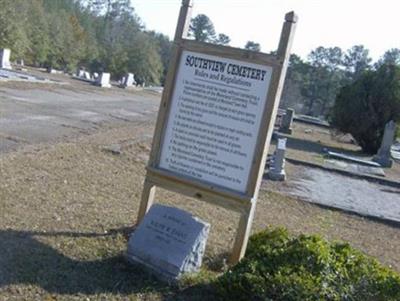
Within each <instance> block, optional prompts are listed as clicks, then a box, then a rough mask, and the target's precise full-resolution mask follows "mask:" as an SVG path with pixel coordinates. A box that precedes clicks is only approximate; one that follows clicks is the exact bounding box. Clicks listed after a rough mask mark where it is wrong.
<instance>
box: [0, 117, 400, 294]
mask: <svg viewBox="0 0 400 301" xmlns="http://www.w3.org/2000/svg"><path fill="white" fill-rule="evenodd" d="M152 131H153V124H152V123H142V124H135V125H132V126H129V127H124V128H118V129H113V130H109V131H107V132H103V133H98V134H96V135H92V136H87V137H83V138H81V139H79V140H76V141H71V142H69V143H62V144H56V145H39V146H31V147H28V148H25V149H24V150H21V151H18V152H14V153H9V154H4V155H1V156H0V179H1V181H0V300H204V299H209V300H212V299H213V294H212V291H210V289H209V287H208V286H207V281H208V280H209V279H212V277H214V276H216V275H218V274H219V273H221V272H222V271H223V270H224V268H225V265H224V260H225V259H226V257H227V254H228V252H229V250H230V248H231V247H232V244H233V239H234V235H235V229H236V227H237V223H238V216H237V215H236V214H235V213H232V212H230V211H227V210H225V209H222V208H216V207H213V206H210V205H208V204H205V203H202V202H199V201H196V200H192V199H188V198H185V197H182V196H180V195H177V194H174V193H171V192H168V191H165V190H157V195H156V200H157V202H160V203H164V204H169V205H173V206H177V207H179V208H183V209H186V210H188V211H190V212H192V213H193V214H195V215H197V216H199V217H200V218H202V219H204V220H207V221H208V222H210V223H211V233H210V237H209V240H208V245H207V250H206V255H205V260H204V261H205V262H204V271H203V273H202V274H201V275H200V276H199V277H198V278H197V279H189V280H187V281H186V282H184V283H182V284H181V285H180V286H178V287H175V288H171V287H168V286H166V285H164V284H162V283H159V282H157V281H156V280H155V279H154V278H153V277H151V276H149V275H147V274H146V273H145V272H144V271H143V270H141V269H140V268H137V267H132V266H130V265H128V264H127V263H126V262H125V261H124V259H123V253H124V252H125V249H126V243H127V241H126V238H127V235H128V233H129V232H130V231H131V227H132V226H133V224H134V222H135V219H136V214H137V210H138V205H139V199H140V195H141V190H142V183H143V180H144V172H145V164H146V162H147V156H148V153H149V150H150V143H151V136H152ZM112 143H119V144H120V145H121V146H122V154H120V155H114V154H112V153H110V152H108V151H105V150H104V149H103V148H104V147H105V146H108V145H110V144H112ZM288 165H289V166H288V168H292V167H290V164H288ZM268 185H271V184H270V183H268V182H265V183H263V185H262V188H261V192H260V198H259V202H258V205H257V211H256V216H255V220H254V225H253V231H259V230H261V229H263V228H265V227H266V226H285V227H287V228H288V229H289V230H290V231H291V232H292V233H310V234H311V233H312V234H314V233H319V234H321V235H322V236H324V237H327V238H329V239H341V240H346V241H349V242H351V244H352V245H353V246H355V247H357V248H360V249H361V250H363V251H364V252H366V253H368V254H370V255H373V256H375V257H377V258H378V259H379V260H380V261H381V262H382V263H384V264H385V265H389V266H392V267H393V268H394V269H395V270H397V271H400V260H399V259H400V257H399V254H400V239H399V238H400V231H399V228H398V227H396V226H394V225H388V224H383V223H380V222H376V221H371V220H368V219H364V218H361V217H358V216H355V215H349V214H345V213H342V212H340V211H335V210H329V209H324V208H321V207H319V206H316V205H313V204H310V203H305V202H302V201H300V200H296V199H293V198H290V197H285V196H282V195H280V194H279V193H273V192H270V191H269V189H268Z"/></svg>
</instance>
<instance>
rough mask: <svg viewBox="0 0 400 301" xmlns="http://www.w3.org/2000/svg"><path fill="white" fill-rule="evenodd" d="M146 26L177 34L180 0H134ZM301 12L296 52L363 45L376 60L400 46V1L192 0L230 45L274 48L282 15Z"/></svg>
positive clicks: (265, 49) (305, 56) (295, 45)
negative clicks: (225, 36)
mask: <svg viewBox="0 0 400 301" xmlns="http://www.w3.org/2000/svg"><path fill="white" fill-rule="evenodd" d="M131 1H132V5H133V7H134V8H135V11H136V13H137V14H138V15H139V17H140V18H141V20H142V22H143V23H144V24H145V26H146V29H148V30H156V31H158V32H161V33H164V34H166V35H168V36H169V37H170V38H171V39H172V38H173V36H174V32H175V27H176V22H177V18H178V13H179V9H180V6H181V0H131ZM289 11H295V13H296V14H297V15H298V17H299V21H298V24H297V29H296V34H295V38H294V43H293V48H292V53H296V54H298V55H300V56H301V57H302V58H304V59H305V58H307V55H308V54H309V53H310V51H311V50H312V49H315V48H316V47H318V46H324V47H333V46H339V47H341V48H342V49H343V50H347V49H349V48H350V47H352V46H353V45H359V44H362V45H364V46H365V47H366V48H367V49H369V51H370V56H371V57H372V58H373V60H374V61H375V60H377V59H378V58H379V57H380V56H381V55H382V54H383V53H384V52H385V51H386V50H388V49H390V48H400V22H399V18H400V0H194V7H193V13H192V17H194V16H196V15H198V14H206V15H207V16H208V17H209V18H210V19H211V21H212V22H213V24H214V27H215V30H216V32H217V33H224V34H227V35H228V36H229V37H230V38H231V43H230V45H231V46H235V47H244V45H245V44H246V42H247V41H255V42H257V43H260V45H261V50H262V51H263V52H270V51H272V50H276V48H277V46H278V42H279V37H280V32H281V29H282V24H283V21H284V16H285V14H286V13H287V12H289Z"/></svg>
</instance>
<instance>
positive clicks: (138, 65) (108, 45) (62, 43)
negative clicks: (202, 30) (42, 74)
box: [0, 0, 171, 84]
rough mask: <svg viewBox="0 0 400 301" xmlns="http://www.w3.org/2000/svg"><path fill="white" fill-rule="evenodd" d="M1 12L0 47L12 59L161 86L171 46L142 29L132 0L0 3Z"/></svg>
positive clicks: (4, 0)
mask: <svg viewBox="0 0 400 301" xmlns="http://www.w3.org/2000/svg"><path fill="white" fill-rule="evenodd" d="M0 7H1V10H0V47H1V48H10V49H11V50H12V57H13V58H14V59H20V58H21V59H24V61H25V62H26V63H27V64H31V65H34V66H41V67H52V68H58V69H63V70H66V71H70V72H71V71H75V69H76V68H77V67H81V66H82V67H86V69H87V70H89V71H93V72H94V71H97V72H102V71H107V72H110V73H111V74H112V75H113V76H114V77H119V76H121V75H123V74H125V73H127V72H134V73H135V74H137V76H139V77H140V78H139V79H141V80H143V81H146V82H151V83H154V84H158V83H160V82H162V81H163V77H164V76H165V72H166V69H167V65H168V60H169V56H170V49H171V42H170V40H169V38H168V37H167V36H165V35H163V34H161V33H157V32H154V31H147V30H146V29H145V28H144V26H143V24H142V22H141V20H140V18H139V17H138V16H137V14H136V13H135V11H134V9H133V7H132V6H131V3H130V0H30V1H26V0H0Z"/></svg>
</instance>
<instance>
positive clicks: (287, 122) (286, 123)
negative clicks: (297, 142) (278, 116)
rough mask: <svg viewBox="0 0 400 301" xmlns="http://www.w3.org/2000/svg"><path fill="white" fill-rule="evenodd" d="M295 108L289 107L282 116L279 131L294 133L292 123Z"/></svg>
mask: <svg viewBox="0 0 400 301" xmlns="http://www.w3.org/2000/svg"><path fill="white" fill-rule="evenodd" d="M293 117H294V110H293V109H287V110H286V113H285V114H284V115H283V117H282V122H281V126H280V129H279V131H280V132H282V133H285V134H289V135H291V134H292V124H293Z"/></svg>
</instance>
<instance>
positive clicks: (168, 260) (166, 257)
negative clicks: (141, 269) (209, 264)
mask: <svg viewBox="0 0 400 301" xmlns="http://www.w3.org/2000/svg"><path fill="white" fill-rule="evenodd" d="M209 229H210V225H209V224H208V223H205V222H203V221H202V220H200V219H198V218H196V217H193V216H192V215H191V214H189V213H187V212H185V211H183V210H181V209H177V208H173V207H168V206H163V205H159V204H154V205H153V206H152V207H151V209H150V210H149V212H148V213H147V214H146V216H145V217H144V219H143V221H142V222H141V223H140V225H139V226H138V228H137V229H136V230H135V232H134V233H133V234H132V235H131V237H130V239H129V243H128V251H127V259H128V260H129V261H131V262H134V263H140V264H143V265H145V266H146V267H148V268H149V269H150V270H151V271H152V272H154V273H155V274H156V275H157V276H158V277H160V278H161V279H162V280H167V281H175V280H178V279H179V278H180V277H181V276H182V275H183V274H187V273H195V272H198V271H199V270H200V267H201V263H202V259H203V255H204V251H205V247H206V242H207V238H208V233H209Z"/></svg>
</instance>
